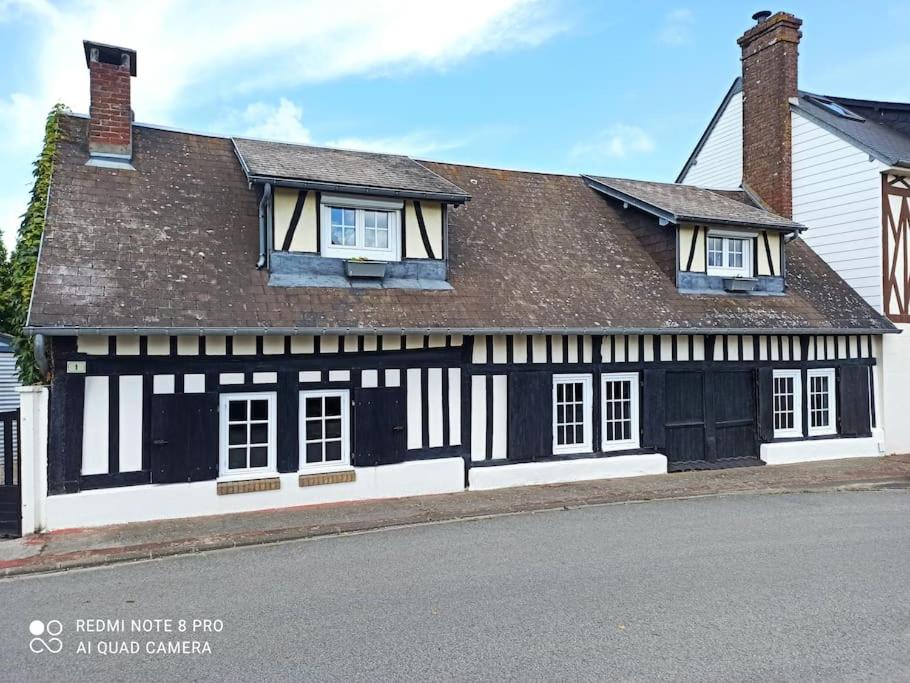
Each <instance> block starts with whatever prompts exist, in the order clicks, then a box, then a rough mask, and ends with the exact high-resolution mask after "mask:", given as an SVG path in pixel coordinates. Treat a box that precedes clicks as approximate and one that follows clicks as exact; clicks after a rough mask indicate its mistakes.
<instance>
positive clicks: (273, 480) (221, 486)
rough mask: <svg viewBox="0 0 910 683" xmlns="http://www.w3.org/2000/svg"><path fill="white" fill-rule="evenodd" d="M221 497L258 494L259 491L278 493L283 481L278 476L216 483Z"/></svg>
mask: <svg viewBox="0 0 910 683" xmlns="http://www.w3.org/2000/svg"><path fill="white" fill-rule="evenodd" d="M216 488H217V491H218V495H219V496H226V495H231V494H234V493H256V492H259V491H277V490H278V489H280V488H281V479H280V478H279V477H278V476H277V475H276V476H269V477H260V478H257V479H229V480H222V481H218V482H217V483H216Z"/></svg>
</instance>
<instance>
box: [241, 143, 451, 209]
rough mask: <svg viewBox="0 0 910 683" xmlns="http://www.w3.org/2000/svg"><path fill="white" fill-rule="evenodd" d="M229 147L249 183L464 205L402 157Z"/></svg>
mask: <svg viewBox="0 0 910 683" xmlns="http://www.w3.org/2000/svg"><path fill="white" fill-rule="evenodd" d="M234 145H235V146H236V148H237V154H238V156H239V157H240V159H241V163H242V164H243V166H244V167H245V170H246V171H247V173H248V174H249V176H250V177H251V178H281V179H286V180H293V181H299V182H301V183H307V184H311V185H314V186H331V185H338V186H340V188H339V189H345V188H348V189H351V190H355V189H361V190H362V189H365V188H369V189H372V190H377V191H380V190H381V191H386V192H385V193H386V194H403V195H405V196H427V195H430V196H434V197H440V198H444V199H450V200H453V201H464V200H466V199H468V193H467V192H465V191H464V190H462V189H461V188H460V187H457V186H456V185H453V184H452V183H450V182H449V181H448V180H446V179H445V178H440V177H439V176H438V175H436V174H435V173H433V172H432V171H430V170H428V169H427V168H426V167H424V166H422V165H421V164H419V163H418V162H416V161H414V160H413V159H411V158H409V157H405V156H399V155H396V154H376V153H374V152H353V151H349V150H344V149H331V148H328V147H312V146H309V145H291V144H287V143H284V142H266V141H263V140H248V139H245V138H234ZM389 190H391V191H392V192H391V193H390V192H388V191H389Z"/></svg>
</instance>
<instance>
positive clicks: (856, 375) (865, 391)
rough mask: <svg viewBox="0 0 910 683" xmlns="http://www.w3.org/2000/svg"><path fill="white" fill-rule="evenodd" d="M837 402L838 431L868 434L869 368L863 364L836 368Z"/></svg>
mask: <svg viewBox="0 0 910 683" xmlns="http://www.w3.org/2000/svg"><path fill="white" fill-rule="evenodd" d="M837 392H838V393H837V404H838V412H839V413H840V433H841V434H842V435H844V436H869V435H870V434H872V428H871V425H870V423H869V369H868V368H867V367H866V366H865V365H844V366H843V367H841V368H840V369H839V370H838V387H837Z"/></svg>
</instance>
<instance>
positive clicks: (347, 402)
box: [297, 389, 351, 473]
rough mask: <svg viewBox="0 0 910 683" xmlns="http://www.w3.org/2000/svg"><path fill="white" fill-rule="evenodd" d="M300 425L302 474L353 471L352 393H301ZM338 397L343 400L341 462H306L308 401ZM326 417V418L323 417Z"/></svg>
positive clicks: (342, 391) (299, 469)
mask: <svg viewBox="0 0 910 683" xmlns="http://www.w3.org/2000/svg"><path fill="white" fill-rule="evenodd" d="M299 396H300V398H299V425H300V437H299V439H298V442H299V444H300V445H299V449H298V450H299V452H300V459H299V461H298V466H297V469H298V471H300V472H306V473H313V472H335V471H338V470H348V469H351V420H350V414H351V392H350V391H349V390H348V389H314V390H312V391H301V392H300V394H299ZM333 396H337V397H339V398H340V399H341V460H334V461H332V462H325V461H323V462H314V463H307V461H306V446H307V438H306V419H307V414H306V399H308V398H323V399H325V398H328V397H333ZM323 417H324V416H323Z"/></svg>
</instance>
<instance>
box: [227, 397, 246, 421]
mask: <svg viewBox="0 0 910 683" xmlns="http://www.w3.org/2000/svg"><path fill="white" fill-rule="evenodd" d="M228 415H229V416H230V420H231V422H233V421H235V420H245V419H246V401H231V402H230V403H229V404H228Z"/></svg>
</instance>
